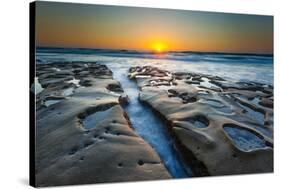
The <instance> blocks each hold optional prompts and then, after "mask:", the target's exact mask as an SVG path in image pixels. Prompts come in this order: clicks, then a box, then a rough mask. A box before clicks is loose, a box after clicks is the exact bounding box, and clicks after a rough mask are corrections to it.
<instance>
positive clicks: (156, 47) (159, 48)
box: [152, 42, 167, 53]
mask: <svg viewBox="0 0 281 189" xmlns="http://www.w3.org/2000/svg"><path fill="white" fill-rule="evenodd" d="M152 49H153V51H155V52H156V53H163V52H164V51H165V50H167V45H166V44H165V43H162V42H156V43H153V44H152Z"/></svg>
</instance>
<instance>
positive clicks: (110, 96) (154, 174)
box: [36, 62, 171, 186]
mask: <svg viewBox="0 0 281 189" xmlns="http://www.w3.org/2000/svg"><path fill="white" fill-rule="evenodd" d="M36 66H37V76H38V79H39V82H40V83H41V85H42V87H43V88H44V90H43V91H42V92H40V93H39V94H37V95H36V97H37V98H36V109H37V112H36V186H55V185H70V184H88V183H101V182H117V181H118V182H122V181H137V180H155V179H167V178H171V176H170V175H169V173H168V171H167V170H166V168H165V166H164V165H163V163H162V162H161V160H160V158H159V156H158V155H157V153H156V152H155V151H154V150H153V149H152V148H151V147H150V146H149V145H148V144H147V143H146V142H145V141H144V140H143V139H142V138H141V137H139V136H138V135H137V134H136V133H135V132H134V131H133V130H132V128H131V127H130V122H129V119H128V117H127V115H126V113H125V112H124V111H123V109H122V108H121V106H120V102H119V98H120V99H121V100H122V98H121V97H120V96H121V95H122V92H123V90H122V88H121V87H120V85H119V83H118V82H117V81H115V80H113V78H112V73H111V71H110V70H109V69H108V68H107V67H106V66H103V65H98V64H95V63H87V64H86V63H79V62H77V63H54V64H39V65H38V64H37V65H36Z"/></svg>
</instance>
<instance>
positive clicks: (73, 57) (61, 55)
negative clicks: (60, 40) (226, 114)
mask: <svg viewBox="0 0 281 189" xmlns="http://www.w3.org/2000/svg"><path fill="white" fill-rule="evenodd" d="M36 59H37V63H47V62H53V61H66V62H67V61H97V62H98V63H101V64H105V65H107V66H108V67H110V68H116V69H119V68H120V69H128V68H129V67H131V66H144V65H152V66H157V67H159V68H163V69H167V70H169V71H188V72H195V73H202V74H210V75H216V76H220V77H223V78H225V79H228V80H231V81H255V82H260V83H264V84H271V85H273V56H270V55H257V54H252V55H251V54H225V53H224V54H223V53H199V52H169V53H165V54H162V55H157V54H154V53H151V52H142V51H127V50H103V49H66V48H37V51H36Z"/></svg>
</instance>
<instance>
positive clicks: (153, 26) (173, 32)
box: [35, 1, 273, 54]
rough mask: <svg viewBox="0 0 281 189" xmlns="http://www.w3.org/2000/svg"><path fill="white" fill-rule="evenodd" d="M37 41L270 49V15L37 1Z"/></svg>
mask: <svg viewBox="0 0 281 189" xmlns="http://www.w3.org/2000/svg"><path fill="white" fill-rule="evenodd" d="M35 29H36V30H35V33H36V45H37V46H49V47H73V48H75V47H77V48H103V49H129V50H155V51H202V52H231V53H267V54H273V17H272V16H261V15H245V14H244V15H243V14H229V13H215V12H200V11H189V10H169V9H155V8H137V7H122V6H105V5H89V4H74V3H54V2H40V1H39V2H38V1H37V2H36V27H35Z"/></svg>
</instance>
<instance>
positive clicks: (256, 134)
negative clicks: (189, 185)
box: [128, 66, 274, 176]
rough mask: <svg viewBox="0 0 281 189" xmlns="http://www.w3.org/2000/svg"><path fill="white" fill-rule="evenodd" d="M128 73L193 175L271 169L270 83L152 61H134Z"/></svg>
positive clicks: (271, 112)
mask: <svg viewBox="0 0 281 189" xmlns="http://www.w3.org/2000/svg"><path fill="white" fill-rule="evenodd" d="M128 77H129V78H131V79H135V80H136V82H137V85H138V86H139V87H140V100H141V101H143V102H145V103H147V104H148V105H150V106H151V107H152V108H153V109H154V110H155V111H156V112H158V113H159V115H160V116H162V117H163V118H164V119H165V120H166V121H167V126H168V127H169V131H170V132H171V134H172V135H173V138H174V140H175V141H176V144H177V147H178V149H179V151H180V153H181V155H182V156H183V157H184V158H185V161H186V162H187V163H188V164H191V165H192V167H193V172H194V173H195V175H196V176H205V175H229V174H246V173H261V172H272V171H273V99H274V97H273V86H270V85H264V84H260V83H256V82H232V81H226V80H225V79H223V78H220V77H218V76H211V75H203V74H196V73H185V72H177V73H170V72H169V71H165V70H161V69H158V68H156V67H151V66H144V67H132V68H130V70H129V75H128Z"/></svg>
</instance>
